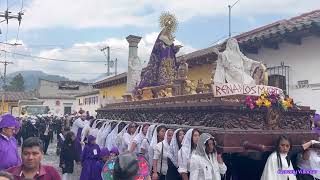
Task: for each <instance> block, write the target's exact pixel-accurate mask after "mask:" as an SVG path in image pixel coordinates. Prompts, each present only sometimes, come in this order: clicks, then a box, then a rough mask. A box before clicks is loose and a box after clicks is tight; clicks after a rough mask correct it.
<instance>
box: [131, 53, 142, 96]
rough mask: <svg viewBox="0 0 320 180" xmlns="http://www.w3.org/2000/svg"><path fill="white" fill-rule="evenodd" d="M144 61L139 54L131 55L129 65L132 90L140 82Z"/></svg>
mask: <svg viewBox="0 0 320 180" xmlns="http://www.w3.org/2000/svg"><path fill="white" fill-rule="evenodd" d="M141 71H142V63H141V60H140V58H139V57H138V56H133V57H130V59H129V67H128V73H129V74H128V91H132V90H133V89H134V88H135V87H136V85H137V83H139V82H140V78H141Z"/></svg>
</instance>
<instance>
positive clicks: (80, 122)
mask: <svg viewBox="0 0 320 180" xmlns="http://www.w3.org/2000/svg"><path fill="white" fill-rule="evenodd" d="M86 124H87V122H86V121H85V115H84V114H81V115H80V117H79V118H77V119H76V120H75V121H74V122H73V124H72V128H71V131H72V132H73V133H74V134H76V137H77V140H78V141H81V132H82V129H83V128H84V127H85V125H86Z"/></svg>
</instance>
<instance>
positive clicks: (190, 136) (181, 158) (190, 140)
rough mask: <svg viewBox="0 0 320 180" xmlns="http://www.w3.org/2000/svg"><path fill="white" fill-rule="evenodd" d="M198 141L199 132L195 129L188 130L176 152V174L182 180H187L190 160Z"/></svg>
mask: <svg viewBox="0 0 320 180" xmlns="http://www.w3.org/2000/svg"><path fill="white" fill-rule="evenodd" d="M199 139H200V131H199V130H197V129H189V130H188V131H187V132H186V134H185V136H184V138H183V141H182V147H181V149H180V150H179V151H178V166H179V168H178V172H179V173H180V174H181V176H182V179H183V180H189V173H190V159H191V155H192V154H193V153H195V151H196V147H197V144H198V142H199Z"/></svg>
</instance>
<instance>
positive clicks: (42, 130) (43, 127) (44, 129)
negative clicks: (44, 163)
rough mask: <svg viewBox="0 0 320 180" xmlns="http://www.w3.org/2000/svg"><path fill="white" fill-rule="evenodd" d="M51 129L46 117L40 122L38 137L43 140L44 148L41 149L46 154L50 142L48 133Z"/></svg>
mask: <svg viewBox="0 0 320 180" xmlns="http://www.w3.org/2000/svg"><path fill="white" fill-rule="evenodd" d="M52 131H53V129H52V126H51V124H50V122H49V120H48V119H47V120H46V121H45V122H44V121H42V122H40V127H39V134H40V139H41V140H42V141H43V144H44V149H43V151H44V154H47V150H48V147H49V143H50V133H51V132H52Z"/></svg>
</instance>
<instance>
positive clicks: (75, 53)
mask: <svg viewBox="0 0 320 180" xmlns="http://www.w3.org/2000/svg"><path fill="white" fill-rule="evenodd" d="M235 1H236V0H223V1H222V0H24V1H23V6H22V1H21V0H9V4H8V6H7V1H6V0H0V12H4V11H5V10H6V9H7V7H8V9H9V11H10V12H11V14H13V15H15V14H17V13H18V12H19V11H21V9H22V11H23V12H24V16H23V19H22V22H21V26H20V29H19V31H18V22H17V20H15V19H10V20H9V24H8V26H7V24H6V23H5V22H2V23H0V28H1V32H2V33H1V34H0V39H1V40H0V41H1V42H6V41H7V42H9V43H15V42H18V43H20V44H22V45H20V46H16V47H12V46H5V45H3V44H2V45H0V50H6V51H8V52H9V53H6V54H5V53H4V52H3V51H0V57H1V58H2V59H4V58H6V59H7V60H9V61H12V62H14V64H12V65H9V66H8V72H13V71H19V70H41V71H44V72H46V73H49V74H57V75H63V76H65V77H68V78H70V79H73V80H81V79H83V78H86V79H91V78H95V77H97V76H99V75H100V76H101V75H102V74H103V73H105V72H106V69H107V67H106V66H105V63H104V62H101V61H105V60H106V58H105V56H104V54H103V53H102V52H101V51H100V49H101V48H102V47H104V46H110V47H111V59H112V60H113V59H115V58H117V59H118V60H119V64H118V72H124V71H126V70H127V59H128V43H127V41H126V40H125V37H126V36H128V35H130V34H133V35H138V36H141V37H143V39H142V41H141V42H140V44H139V56H140V58H141V59H142V60H143V61H144V62H145V64H146V63H147V62H148V59H149V55H150V52H151V48H152V46H153V43H154V41H155V38H156V36H157V35H158V33H159V31H160V29H159V25H158V17H159V15H160V14H161V12H163V11H170V12H172V13H174V14H175V15H176V17H177V19H178V20H179V27H178V30H177V32H176V44H182V45H183V46H184V47H183V49H181V52H180V53H182V54H183V53H188V52H192V51H194V50H197V49H201V48H206V47H208V46H210V45H213V44H214V43H216V42H218V41H221V40H223V39H225V38H226V37H227V36H228V7H227V6H228V4H233V3H234V2H235ZM316 9H320V1H319V0H306V1H301V0H281V1H280V0H268V1H262V0H240V1H239V2H238V3H237V4H236V5H235V6H234V7H233V9H232V34H233V35H237V34H240V33H242V32H246V31H249V30H252V29H253V28H256V27H259V26H263V25H266V24H269V23H272V22H274V21H277V20H281V19H286V18H290V17H293V16H296V15H300V14H302V13H305V12H309V11H312V10H316ZM2 20H3V19H2ZM18 32H19V33H18ZM17 35H18V36H17ZM17 37H18V39H17ZM14 53H16V54H14ZM22 55H24V56H22ZM29 56H37V57H45V58H52V59H63V60H70V61H96V62H61V61H49V60H44V59H38V58H35V57H29ZM99 61H100V62H99ZM0 71H1V73H3V67H2V66H1V67H0Z"/></svg>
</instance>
